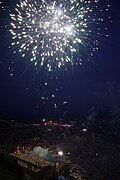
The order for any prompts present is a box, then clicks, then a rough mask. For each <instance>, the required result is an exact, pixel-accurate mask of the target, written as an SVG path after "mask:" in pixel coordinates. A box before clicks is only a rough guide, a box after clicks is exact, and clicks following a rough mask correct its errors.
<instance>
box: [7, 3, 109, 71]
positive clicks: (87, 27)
mask: <svg viewBox="0 0 120 180" xmlns="http://www.w3.org/2000/svg"><path fill="white" fill-rule="evenodd" d="M98 7H99V0H93V1H89V0H80V1H77V0H65V1H63V0H59V1H57V0H56V1H54V2H52V1H51V2H50V1H49V3H48V2H46V1H45V0H41V1H32V0H21V1H20V3H19V4H16V8H15V12H14V13H11V14H10V17H11V29H10V32H11V34H12V40H13V41H12V43H11V45H12V46H14V47H15V48H16V50H15V51H14V52H15V53H17V52H19V53H20V54H21V56H22V57H24V56H27V57H28V58H29V59H30V60H31V61H32V62H33V63H34V64H35V65H40V66H43V67H44V68H45V69H48V70H49V71H51V70H54V69H55V68H60V67H61V66H65V65H66V64H68V63H70V64H71V65H74V64H76V65H77V64H81V63H82V61H83V59H84V58H85V57H86V56H87V58H88V59H89V56H93V54H94V52H95V51H96V50H98V45H99V42H98V39H97V37H98V35H99V34H100V28H99V23H100V22H103V18H101V17H99V16H98V9H99V8H98ZM108 7H109V5H108V6H107V9H108ZM107 9H106V11H107ZM17 47H18V48H17ZM86 52H87V53H86Z"/></svg>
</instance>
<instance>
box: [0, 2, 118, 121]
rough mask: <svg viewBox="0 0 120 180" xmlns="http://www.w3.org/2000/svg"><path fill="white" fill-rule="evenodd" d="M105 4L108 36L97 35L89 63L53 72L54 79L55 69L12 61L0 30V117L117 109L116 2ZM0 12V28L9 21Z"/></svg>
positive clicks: (32, 117) (5, 36)
mask: <svg viewBox="0 0 120 180" xmlns="http://www.w3.org/2000/svg"><path fill="white" fill-rule="evenodd" d="M5 2H6V1H5ZM103 3H104V0H103ZM110 4H111V8H110V16H111V19H112V23H110V22H106V25H107V27H108V34H109V38H104V37H103V38H102V37H101V40H100V49H99V51H98V52H97V53H96V55H95V56H94V57H93V58H92V59H91V61H90V62H88V63H84V64H83V65H82V66H80V67H77V68H74V70H73V72H71V71H68V73H65V74H64V73H63V72H61V73H59V75H58V77H57V79H56V73H54V74H53V73H52V75H50V74H47V72H45V71H35V68H34V66H30V67H29V68H26V67H28V66H29V62H27V63H26V64H25V63H23V60H20V58H19V57H18V58H17V59H15V58H14V56H12V52H11V51H12V50H11V49H9V48H8V46H9V43H10V36H9V33H6V30H4V31H3V30H1V31H0V44H1V46H0V117H2V118H8V119H9V118H12V119H14V118H16V119H20V118H24V119H39V117H40V116H41V114H44V115H45V114H47V115H49V116H56V114H58V113H59V112H60V113H63V112H65V113H66V112H69V113H75V112H77V113H83V112H87V111H88V109H89V108H90V107H91V106H96V108H97V109H99V110H101V111H114V110H115V108H116V107H117V108H119V107H120V13H119V8H120V1H118V0H115V1H112V0H110ZM0 12H1V15H0V23H1V26H2V25H4V24H5V23H6V22H7V23H9V19H7V18H8V15H7V13H6V12H3V10H1V9H0ZM14 59H15V60H14ZM51 77H52V78H53V79H51Z"/></svg>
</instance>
